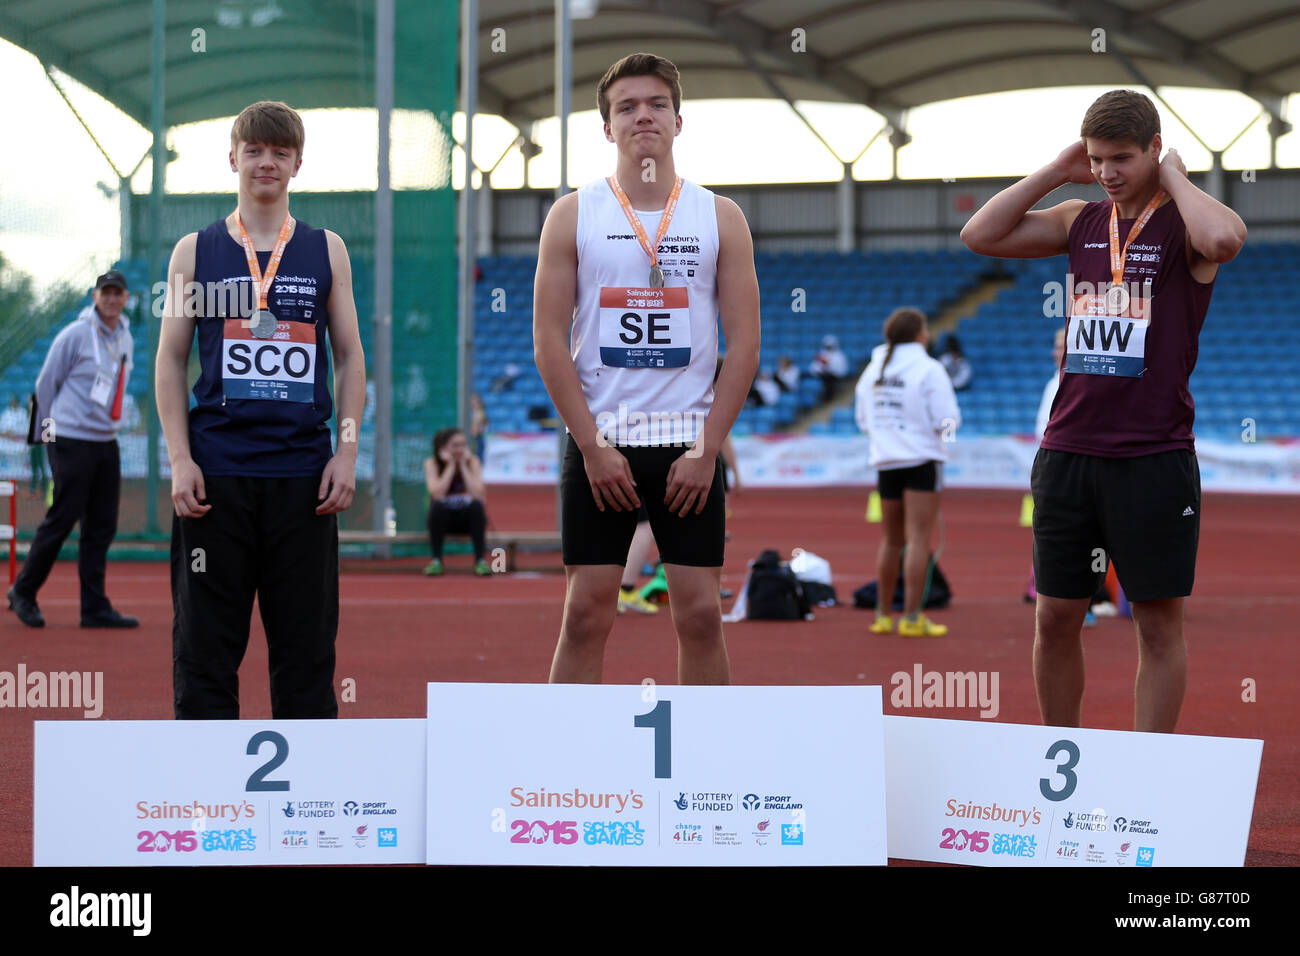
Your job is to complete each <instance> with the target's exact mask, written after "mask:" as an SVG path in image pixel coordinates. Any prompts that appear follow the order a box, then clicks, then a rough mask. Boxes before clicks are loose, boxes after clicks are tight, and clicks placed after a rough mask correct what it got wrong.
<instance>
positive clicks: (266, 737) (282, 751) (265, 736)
mask: <svg viewBox="0 0 1300 956" xmlns="http://www.w3.org/2000/svg"><path fill="white" fill-rule="evenodd" d="M268 743H269V744H271V745H272V746H273V747H274V748H275V753H273V754H272V755H271V759H270V760H268V761H267V762H266V763H264V764H262V766H260V767H258V768H257V769H256V770H254V771H253V773H252V775H251V776H250V777H249V778H248V783H247V784H246V785H245V786H244V790H245V791H246V792H247V791H259V790H260V791H264V790H288V789H289V781H288V780H267V779H266V775H267V774H268V773H270V772H271V771H272V770H275V769H276V768H278V767H279V766H280V764H282V763H284V762H285V761H286V760H288V759H289V741H287V740H285V739H284V735H283V734H277V733H276V732H275V731H274V730H262V731H258V732H257V733H255V734H253V736H252V737H250V738H249V740H248V749H247V750H245V751H244V752H245V753H248V754H256V753H257V752H258V751H260V750H261V749H262V744H268Z"/></svg>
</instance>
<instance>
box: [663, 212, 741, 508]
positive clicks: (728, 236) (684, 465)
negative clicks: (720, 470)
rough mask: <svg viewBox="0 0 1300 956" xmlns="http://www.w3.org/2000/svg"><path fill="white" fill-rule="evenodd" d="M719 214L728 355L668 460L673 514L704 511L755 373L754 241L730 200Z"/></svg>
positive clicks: (720, 316)
mask: <svg viewBox="0 0 1300 956" xmlns="http://www.w3.org/2000/svg"><path fill="white" fill-rule="evenodd" d="M715 206H716V209H717V216H718V319H719V321H720V322H721V323H722V332H723V335H725V336H726V339H727V355H726V357H725V358H724V359H723V362H722V371H721V372H719V373H718V380H717V381H716V382H714V384H713V406H712V407H711V408H710V409H709V416H708V418H707V419H706V420H705V422H704V430H703V433H702V434H701V435H700V436H699V437H698V438H697V439H696V442H695V447H693V448H691V449H690V451H688V452H687V453H686V454H685V455H683V456H682V457H680V458H678V459H677V460H676V461H674V462H673V464H672V467H671V468H670V469H669V471H668V487H667V489H666V493H665V495H664V500H665V501H666V502H667V503H668V509H669V510H670V511H672V512H673V513H674V514H681V515H685V514H688V513H689V512H690V510H691V508H694V509H695V511H696V513H697V514H698V513H699V512H701V511H703V510H704V506H705V504H707V502H708V498H709V488H710V487H711V486H712V484H713V474H714V469H715V467H716V462H717V459H718V452H719V450H720V449H721V448H722V443H723V441H724V440H725V439H726V437H727V435H728V434H730V432H731V426H732V425H734V424H735V423H736V416H737V415H739V414H740V408H741V406H742V405H744V404H745V396H747V395H748V394H749V387H750V385H751V384H752V383H753V381H754V375H755V374H756V373H757V372H758V350H759V337H760V332H759V321H758V276H757V275H756V274H755V272H754V240H753V239H752V238H751V237H750V234H749V224H748V223H747V222H745V214H744V213H743V212H741V211H740V207H739V206H737V205H736V204H735V203H734V202H732V201H731V200H730V199H724V198H723V197H721V196H718V197H716V202H715Z"/></svg>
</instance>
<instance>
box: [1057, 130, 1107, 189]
mask: <svg viewBox="0 0 1300 956" xmlns="http://www.w3.org/2000/svg"><path fill="white" fill-rule="evenodd" d="M1052 165H1053V166H1054V167H1056V170H1057V172H1059V173H1060V174H1061V175H1062V176H1064V177H1065V179H1066V182H1071V183H1079V184H1081V185H1084V184H1087V183H1095V182H1096V181H1097V177H1096V176H1095V175H1093V172H1092V163H1091V162H1089V161H1088V147H1087V146H1085V145H1084V143H1083V140H1081V139H1080V140H1076V141H1075V142H1073V143H1071V144H1070V145H1069V146H1067V147H1066V148H1065V149H1063V150H1061V155H1059V156H1057V157H1056V159H1055V160H1054V161H1053V163H1052Z"/></svg>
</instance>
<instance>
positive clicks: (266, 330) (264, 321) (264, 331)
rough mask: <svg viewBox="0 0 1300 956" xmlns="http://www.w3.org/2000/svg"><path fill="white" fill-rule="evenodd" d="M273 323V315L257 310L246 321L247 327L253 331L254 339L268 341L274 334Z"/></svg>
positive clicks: (263, 310) (266, 311) (264, 310)
mask: <svg viewBox="0 0 1300 956" xmlns="http://www.w3.org/2000/svg"><path fill="white" fill-rule="evenodd" d="M275 322H276V320H275V315H274V314H272V313H271V312H270V311H268V310H266V309H258V310H257V311H256V312H254V313H253V317H252V318H251V319H249V320H248V327H249V328H250V329H252V330H253V336H254V337H255V338H259V339H269V338H270V337H271V336H272V335H274V334H275Z"/></svg>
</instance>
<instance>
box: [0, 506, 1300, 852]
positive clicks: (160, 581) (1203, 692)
mask: <svg viewBox="0 0 1300 956" xmlns="http://www.w3.org/2000/svg"><path fill="white" fill-rule="evenodd" d="M554 502H555V492H554V489H552V488H495V489H493V490H492V492H491V495H490V501H489V509H488V510H489V513H490V514H491V516H492V522H493V525H494V527H496V528H499V529H528V528H535V529H547V528H554V526H555V525H554V515H555V505H554ZM865 503H866V491H865V490H863V489H819V490H811V491H752V490H751V491H745V492H743V493H742V494H739V495H735V496H733V498H732V507H733V510H734V514H733V517H732V521H731V525H730V526H731V530H732V540H731V542H730V544H729V546H728V549H727V564H726V567H725V568H724V583H725V584H726V585H728V586H730V587H732V588H738V587H739V586H740V581H741V579H742V576H743V573H744V568H745V563H746V561H747V560H749V559H751V558H753V557H754V556H755V555H757V554H758V552H759V551H761V550H762V549H763V548H767V547H777V548H780V549H781V550H782V552H783V553H786V554H788V553H789V551H790V549H791V548H794V547H802V548H805V549H808V550H811V551H815V552H816V553H818V554H820V555H822V556H823V557H825V558H827V559H828V560H829V561H830V562H831V565H832V567H833V569H834V572H835V584H836V589H837V590H838V592H839V595H840V598H841V600H849V599H850V596H851V593H852V591H853V589H854V588H856V587H857V586H858V585H860V584H861V583H862V582H864V581H866V580H868V579H869V578H872V577H874V576H875V575H874V573H873V572H872V570H871V565H872V563H873V562H874V551H875V546H876V544H877V542H878V540H879V538H878V534H879V531H878V527H877V526H871V525H866V524H864V522H863V511H864V506H865ZM1203 509H1204V512H1203V515H1202V519H1201V550H1200V562H1199V566H1198V576H1197V587H1196V593H1195V595H1194V596H1193V597H1192V599H1191V600H1190V601H1189V602H1188V609H1187V637H1188V646H1189V671H1190V677H1189V687H1188V694H1187V699H1186V702H1185V704H1184V706H1183V714H1182V720H1181V722H1180V724H1179V730H1180V731H1181V732H1183V733H1189V734H1205V735H1213V736H1229V737H1257V738H1262V739H1263V740H1264V742H1265V744H1264V756H1263V764H1262V767H1261V773H1260V780H1259V790H1258V795H1257V798H1256V802H1255V813H1254V819H1253V821H1252V826H1251V832H1250V843H1249V849H1248V851H1247V854H1246V862H1247V864H1249V865H1254V866H1261V865H1263V866H1267V865H1297V864H1300V794H1297V788H1296V785H1295V784H1296V781H1297V780H1298V779H1300V730H1298V729H1297V727H1298V726H1300V708H1298V707H1297V702H1298V701H1300V693H1297V691H1300V687H1297V683H1298V681H1300V678H1298V677H1297V672H1298V671H1300V667H1298V666H1297V663H1298V662H1300V653H1298V652H1297V649H1296V639H1297V634H1296V627H1295V622H1296V620H1297V618H1298V617H1300V595H1298V594H1297V587H1296V584H1297V573H1296V572H1297V568H1300V534H1297V530H1296V529H1297V527H1298V526H1300V497H1257V496H1244V495H1206V496H1205V500H1204V503H1203ZM1019 512H1020V495H1019V494H1018V493H1015V492H1006V491H998V492H993V491H950V492H948V493H947V494H946V495H945V505H944V517H945V519H946V523H947V543H946V547H945V551H944V553H943V556H942V558H941V564H942V567H943V569H944V571H945V573H946V574H947V576H948V578H949V580H950V581H951V583H952V587H953V590H954V592H955V595H956V597H955V599H954V602H953V605H952V607H951V608H950V609H949V610H947V611H944V612H939V613H938V614H936V617H937V618H938V619H939V620H942V621H943V622H944V623H946V624H948V625H949V626H950V627H951V629H952V630H951V633H950V635H949V636H948V637H946V638H943V639H933V640H924V641H916V640H907V639H904V638H900V637H895V636H890V637H884V638H880V637H872V636H870V635H869V633H868V632H867V623H868V612H865V611H859V610H856V609H853V608H852V607H838V608H831V609H827V610H822V611H819V612H818V614H817V620H816V621H814V622H811V623H797V624H795V623H776V622H745V623H741V624H733V625H728V628H727V640H728V646H729V648H730V653H731V661H732V674H733V678H734V681H735V682H736V683H738V684H855V683H863V684H881V685H884V687H885V708H886V712H887V713H899V714H908V715H912V716H935V717H949V718H960V719H978V718H977V716H976V711H975V710H974V709H965V710H956V709H953V710H926V711H921V710H897V709H895V708H893V707H892V706H891V705H890V704H889V689H890V683H889V679H890V675H891V674H893V673H894V672H896V671H900V670H903V671H908V672H910V671H911V669H912V667H913V665H914V664H917V663H920V664H921V665H923V667H924V669H926V670H931V669H934V670H940V671H946V670H954V671H955V670H961V671H965V670H997V671H999V672H1000V691H1001V693H1000V697H1001V711H1000V713H999V714H998V716H997V718H996V719H997V720H999V721H1006V722H1012V723H1037V722H1038V710H1037V705H1036V703H1035V698H1034V691H1033V679H1032V674H1031V669H1030V648H1031V644H1032V636H1033V625H1032V608H1031V606H1030V605H1027V604H1024V603H1023V602H1022V601H1021V592H1022V590H1023V588H1024V585H1025V579H1026V577H1027V575H1028V571H1029V563H1030V558H1029V552H1030V532H1029V531H1028V530H1027V529H1024V528H1021V527H1019V526H1018V524H1017V519H1018V517H1019ZM423 563H424V562H423V561H416V560H405V561H399V562H390V563H383V564H381V563H375V562H366V561H349V562H345V565H344V574H343V579H342V583H341V593H342V607H341V624H340V630H339V641H338V670H337V677H338V679H339V680H340V681H341V680H343V679H344V678H348V677H351V678H353V679H355V680H356V693H357V700H356V702H355V703H350V704H343V705H341V707H342V715H343V716H345V717H419V716H423V714H424V693H425V691H424V684H425V682H426V681H428V680H447V681H509V682H521V681H541V680H545V678H546V674H547V670H548V667H549V663H550V658H551V652H552V650H553V647H554V643H555V637H556V634H557V629H558V627H559V620H560V606H561V601H562V599H563V592H564V586H563V577H562V575H561V574H560V573H558V572H559V557H558V555H524V556H523V558H522V563H523V564H524V565H526V566H527V567H528V568H529V570H528V571H526V572H525V573H523V574H516V575H510V576H498V577H494V578H475V577H473V576H471V575H470V574H469V573H468V564H469V561H468V558H467V557H463V556H462V557H456V556H453V557H452V558H451V559H450V561H449V564H450V566H451V571H450V573H449V574H448V575H447V576H446V577H444V578H441V579H436V578H425V577H423V576H422V575H421V574H420V573H419V569H420V566H421V565H422V564H423ZM109 593H110V595H111V596H112V598H113V600H114V603H115V604H116V605H117V606H118V607H120V608H121V609H122V610H124V611H126V612H128V613H132V614H136V615H138V616H139V617H140V619H141V622H142V627H141V628H140V630H138V631H130V632H105V631H83V630H81V629H80V628H78V627H77V626H76V623H77V617H78V604H77V580H76V567H75V565H74V564H71V563H62V564H60V565H59V566H58V567H57V568H56V569H55V572H54V574H53V576H52V577H51V580H50V582H49V583H48V584H47V585H46V587H45V589H44V590H43V591H42V593H41V595H40V603H41V607H42V609H43V610H44V612H45V616H46V619H47V621H48V624H47V626H46V628H45V629H44V630H43V631H34V630H29V629H27V628H24V627H23V626H22V625H21V624H19V622H18V621H17V619H16V618H14V617H13V616H12V615H9V614H2V615H0V670H4V671H9V672H10V673H13V672H15V671H16V669H17V666H18V664H19V663H25V664H26V666H27V669H28V671H29V672H31V671H61V670H74V669H75V670H80V671H103V672H104V698H105V702H104V711H103V718H104V719H116V720H122V719H154V720H167V719H170V718H171V703H170V700H171V650H170V635H171V599H170V595H169V591H168V584H167V566H166V564H163V563H152V564H140V563H121V564H114V565H112V567H110V569H109ZM726 607H727V608H728V609H729V608H730V602H726ZM1085 634H1086V637H1085V647H1086V650H1087V655H1088V687H1087V692H1086V695H1085V698H1084V715H1083V716H1084V722H1085V723H1086V724H1087V725H1088V726H1092V727H1105V728H1113V729H1130V728H1131V726H1132V724H1131V721H1132V693H1133V691H1132V685H1133V676H1134V671H1135V667H1136V653H1137V652H1136V646H1135V638H1134V636H1133V627H1132V623H1131V622H1129V621H1126V620H1115V619H1112V620H1102V621H1101V622H1100V623H1099V626H1098V627H1097V628H1095V629H1093V630H1089V631H1086V632H1085ZM675 660H676V658H675V647H674V641H673V637H672V629H671V624H670V621H669V619H668V615H667V613H666V609H665V612H663V613H660V614H659V615H656V616H654V617H643V616H639V615H625V616H623V617H620V618H619V619H618V622H617V624H616V625H615V628H614V633H613V635H612V636H611V638H610V643H609V650H608V655H607V664H606V669H605V678H606V680H607V681H610V682H640V681H641V680H642V679H643V678H646V677H652V678H654V679H655V680H656V681H659V682H661V683H671V682H673V681H674V680H675V666H676V665H675ZM242 676H243V688H242V699H243V701H244V715H245V716H247V717H257V718H266V717H269V716H270V710H269V700H268V690H267V676H266V647H265V641H264V639H263V635H262V630H261V624H260V622H258V621H257V620H256V618H255V622H254V636H253V639H252V641H251V642H250V646H249V653H248V657H247V659H246V660H245V664H244V668H243V671H242ZM1245 678H1253V679H1254V680H1255V682H1256V696H1257V700H1256V702H1254V703H1246V702H1243V701H1242V681H1243V680H1244V679H1245ZM37 716H39V717H41V718H42V719H80V716H81V715H80V712H79V711H70V710H45V711H32V710H26V709H24V710H13V709H2V710H0V768H3V773H2V774H0V864H6V865H29V864H30V863H31V853H32V837H31V823H32V722H33V719H34V718H36V717H37Z"/></svg>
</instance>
